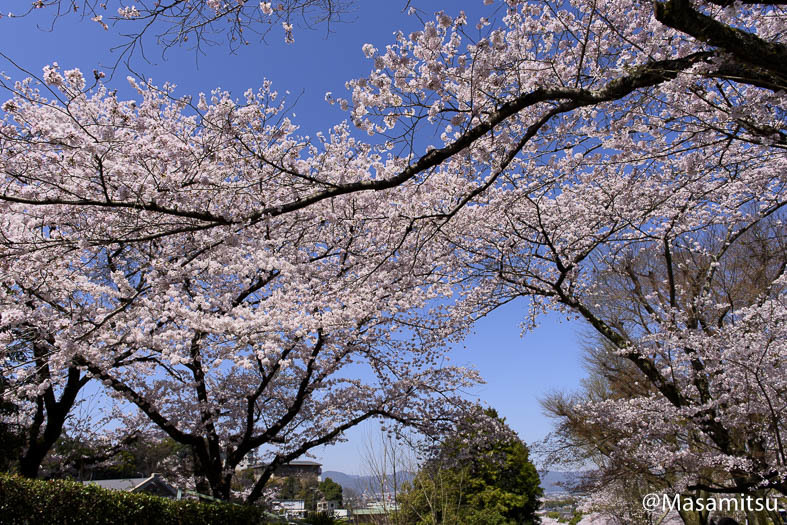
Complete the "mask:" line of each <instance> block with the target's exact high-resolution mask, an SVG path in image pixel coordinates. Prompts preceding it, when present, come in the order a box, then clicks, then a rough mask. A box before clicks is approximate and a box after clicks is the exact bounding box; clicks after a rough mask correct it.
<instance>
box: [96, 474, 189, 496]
mask: <svg viewBox="0 0 787 525" xmlns="http://www.w3.org/2000/svg"><path fill="white" fill-rule="evenodd" d="M82 483H83V484H84V485H91V484H92V485H98V486H99V487H102V488H105V489H110V490H123V491H126V492H134V491H135V490H138V489H141V488H142V487H145V486H147V485H158V486H160V487H163V488H164V489H165V490H167V491H168V492H172V493H173V494H175V493H176V492H177V489H176V488H175V487H173V486H172V485H170V484H169V483H168V482H167V480H165V479H164V478H163V477H162V476H161V475H160V474H156V473H153V474H151V475H150V476H148V477H147V478H118V479H96V480H90V481H83V482H82Z"/></svg>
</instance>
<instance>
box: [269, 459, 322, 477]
mask: <svg viewBox="0 0 787 525" xmlns="http://www.w3.org/2000/svg"><path fill="white" fill-rule="evenodd" d="M273 475H274V476H275V477H277V478H312V477H313V478H317V480H318V481H322V480H321V477H322V465H321V464H320V463H317V462H316V461H290V462H289V463H286V464H284V465H282V466H280V467H278V468H277V469H276V470H274V471H273Z"/></svg>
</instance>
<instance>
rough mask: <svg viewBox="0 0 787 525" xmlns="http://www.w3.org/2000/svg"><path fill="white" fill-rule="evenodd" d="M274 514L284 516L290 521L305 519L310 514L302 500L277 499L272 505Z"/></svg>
mask: <svg viewBox="0 0 787 525" xmlns="http://www.w3.org/2000/svg"><path fill="white" fill-rule="evenodd" d="M271 507H272V509H273V512H275V513H277V514H284V515H285V516H286V517H287V518H288V519H291V518H296V519H297V518H305V517H306V515H307V514H308V512H307V510H306V502H305V501H303V500H302V499H277V500H273V504H272V505H271Z"/></svg>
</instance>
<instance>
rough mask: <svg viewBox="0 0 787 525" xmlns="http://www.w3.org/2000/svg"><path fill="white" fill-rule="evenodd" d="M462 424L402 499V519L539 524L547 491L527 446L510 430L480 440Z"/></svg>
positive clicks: (430, 523) (442, 524)
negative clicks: (542, 497) (541, 485)
mask: <svg viewBox="0 0 787 525" xmlns="http://www.w3.org/2000/svg"><path fill="white" fill-rule="evenodd" d="M468 430H469V429H468V428H461V429H459V430H458V431H457V433H456V434H454V435H453V436H451V437H449V438H448V439H447V440H446V441H445V442H443V443H442V444H441V445H440V447H439V448H438V449H437V450H436V451H435V452H434V455H433V456H432V457H431V458H429V459H428V460H427V461H426V463H425V464H424V466H423V468H422V469H421V470H420V471H419V472H418V474H417V475H416V476H415V478H414V479H413V480H412V481H410V482H409V483H407V484H406V486H405V489H404V493H403V494H402V495H401V497H400V498H399V503H400V508H401V510H400V511H399V512H398V515H397V517H396V522H397V523H403V524H413V525H415V524H418V525H454V524H455V525H459V524H462V525H464V524H467V525H518V524H532V523H538V518H537V517H536V514H535V512H536V511H537V510H538V508H539V505H540V502H539V497H540V496H541V495H542V490H541V487H540V486H539V476H538V472H537V471H536V468H535V467H534V466H533V464H532V463H531V462H530V458H529V453H528V449H527V446H525V444H524V443H523V442H522V441H520V440H519V439H518V438H516V436H515V435H513V434H509V435H507V436H505V437H503V438H502V439H499V440H487V441H485V444H484V446H483V447H479V446H476V445H474V443H478V442H480V441H481V440H478V439H477V438H474V436H472V434H470V433H468Z"/></svg>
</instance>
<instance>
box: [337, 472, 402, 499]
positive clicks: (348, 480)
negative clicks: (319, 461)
mask: <svg viewBox="0 0 787 525" xmlns="http://www.w3.org/2000/svg"><path fill="white" fill-rule="evenodd" d="M413 477H415V475H414V474H413V473H412V472H397V473H396V481H397V484H398V485H399V487H401V485H402V483H404V482H406V481H410V480H412V479H413ZM325 478H331V479H332V480H333V481H335V482H336V483H338V484H339V485H341V486H342V487H345V488H348V489H352V490H354V491H355V492H357V493H358V494H363V493H364V492H366V493H376V494H378V493H380V492H382V491H381V490H380V480H379V479H378V478H377V477H376V476H357V475H354V474H345V473H344V472H338V471H336V470H325V471H323V473H322V479H325ZM393 488H394V487H393V480H388V483H387V484H386V487H385V491H386V492H393Z"/></svg>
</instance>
